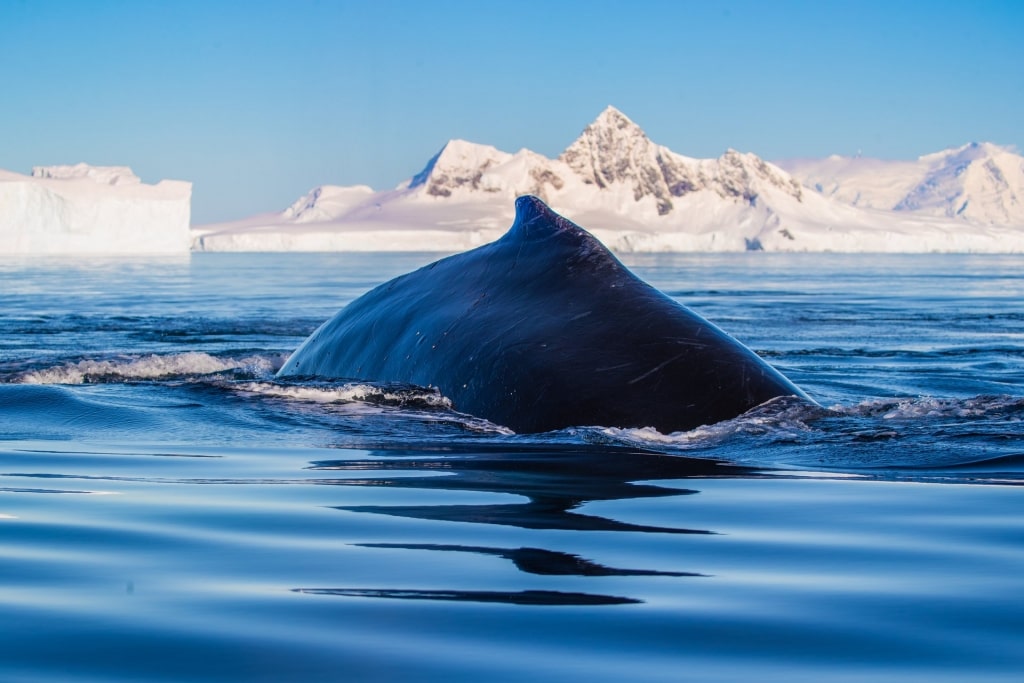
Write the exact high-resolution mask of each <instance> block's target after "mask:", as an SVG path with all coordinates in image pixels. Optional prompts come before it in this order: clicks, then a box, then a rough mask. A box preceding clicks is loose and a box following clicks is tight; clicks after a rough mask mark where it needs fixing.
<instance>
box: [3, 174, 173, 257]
mask: <svg viewBox="0 0 1024 683" xmlns="http://www.w3.org/2000/svg"><path fill="white" fill-rule="evenodd" d="M191 199H192V184H191V183H189V182H184V181H179V180H161V181H160V182H159V183H156V184H155V185H148V184H145V183H143V182H142V181H141V180H140V179H139V178H138V176H136V175H135V174H134V173H132V171H131V169H130V168H128V167H125V166H90V165H88V164H76V165H73V166H37V167H36V168H34V169H32V175H30V176H28V175H22V174H20V173H14V172H11V171H4V170H0V207H2V211H0V254H183V253H187V252H188V250H189V247H190V245H191V240H192V237H191V233H190V230H189V218H190V213H191Z"/></svg>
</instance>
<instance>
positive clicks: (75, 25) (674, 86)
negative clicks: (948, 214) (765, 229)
mask: <svg viewBox="0 0 1024 683" xmlns="http://www.w3.org/2000/svg"><path fill="white" fill-rule="evenodd" d="M608 104H612V105H614V106H616V107H617V108H618V109H620V110H622V111H623V112H624V113H625V114H626V115H628V116H629V117H630V118H632V119H633V120H634V121H636V122H637V123H638V124H639V125H640V126H641V127H642V128H644V130H645V131H646V132H647V134H648V135H649V136H650V137H651V139H653V140H654V141H655V142H658V143H660V144H663V145H667V146H668V147H670V148H671V149H673V150H674V151H676V152H679V153H681V154H685V155H688V156H694V157H712V156H718V155H720V154H721V153H722V152H723V151H725V150H726V149H727V148H730V147H732V148H735V149H739V150H741V151H745V152H754V153H755V154H758V155H760V156H762V157H764V158H767V159H770V160H771V159H782V158H788V157H806V156H824V155H827V154H832V153H838V154H856V153H857V152H858V151H860V152H861V153H863V154H864V155H865V156H877V157H884V158H914V157H917V156H919V155H921V154H926V153H929V152H933V151H938V150H940V149H943V148H947V147H952V146H959V145H961V144H964V143H966V142H970V141H991V142H996V143H999V144H1004V145H1014V146H1016V147H1018V148H1020V149H1024V2H1020V1H1017V0H1006V1H1004V2H985V1H984V0H973V1H967V0H963V1H959V2H949V1H946V0H931V1H925V2H914V1H911V0H906V1H897V0H885V1H882V2H873V1H868V0H861V1H855V0H820V1H819V2H785V1H771V0H760V1H753V2H746V1H743V0H734V1H731V2H711V1H708V2H698V1H696V0H693V1H687V0H675V1H670V0H666V1H663V2H661V1H645V0H625V1H617V0H589V1H587V2H571V1H566V0H563V1H561V2H560V1H558V0H548V1H547V2H535V1H533V0H518V1H505V2H501V1H497V0H495V1H493V2H491V1H488V0H476V1H469V0H466V1H463V2H457V1H448V0H429V1H423V0H421V1H418V2H389V1H387V0H379V1H375V2H373V1H370V0H363V1H362V2H343V1H335V2H332V1H329V0H320V1H313V0H289V1H283V0H282V1H280V2H261V1H260V0H246V1H244V2H217V1H216V0H208V1H199V0H195V1H193V0H176V1H173V2H172V1H170V0H169V1H167V2H156V1H153V2H149V1H148V0H130V1H124V2H120V1H103V0H73V1H72V0H68V1H58V0H0V168H4V169H7V170H12V171H17V172H21V173H27V172H29V171H30V170H31V167H32V166H34V165H43V164H59V163H76V162H79V161H85V162H88V163H91V164H97V165H128V166H131V167H132V168H133V169H134V170H135V171H136V173H137V174H138V175H140V176H141V177H142V178H143V180H144V181H146V182H155V181H157V180H159V179H161V178H177V179H184V180H190V181H192V182H193V183H194V184H195V185H194V188H193V205H192V207H193V209H192V215H193V222H196V223H203V222H210V221H218V220H228V219H234V218H241V217H244V216H247V215H251V214H254V213H259V212H263V211H271V210H280V209H282V208H284V207H285V206H287V205H288V204H290V203H291V202H292V201H293V200H295V199H296V198H298V197H299V196H300V195H302V194H303V193H305V192H306V191H308V190H309V189H310V188H312V187H314V186H316V185H320V184H340V185H349V184H356V183H365V184H369V185H371V186H373V187H374V188H376V189H385V188H390V187H393V186H395V185H397V184H398V183H400V182H401V181H402V180H404V179H406V178H408V177H410V176H411V175H413V174H415V173H416V172H417V171H419V170H420V169H421V168H422V166H423V165H424V164H425V163H426V161H427V160H428V159H429V158H430V156H432V155H433V154H434V153H435V152H436V151H437V150H438V149H440V147H441V146H442V145H443V144H444V143H445V141H447V140H448V139H450V138H463V139H467V140H471V141H473V142H481V143H487V144H491V145H494V146H496V147H498V148H499V149H503V150H505V151H508V152H514V151H516V150H518V149H520V148H522V147H528V148H530V149H532V150H535V151H537V152H540V153H542V154H545V155H547V156H557V155H558V153H560V152H561V151H562V149H564V148H565V147H566V146H568V145H569V143H571V142H572V140H573V139H575V138H576V136H577V135H578V134H579V133H580V131H581V130H582V129H583V127H584V126H586V124H587V123H589V122H590V121H591V120H593V119H594V118H595V117H596V116H597V114H598V113H599V112H600V111H601V110H602V109H603V108H604V107H605V106H606V105H608Z"/></svg>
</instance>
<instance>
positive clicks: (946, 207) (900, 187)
mask: <svg viewBox="0 0 1024 683" xmlns="http://www.w3.org/2000/svg"><path fill="white" fill-rule="evenodd" d="M780 165H781V166H782V167H783V168H785V169H787V170H788V171H789V172H791V173H792V174H793V175H794V176H795V177H796V178H798V179H799V180H800V181H801V182H802V183H803V184H804V185H806V186H807V187H809V188H813V189H815V190H817V191H818V192H820V193H822V194H824V195H825V196H828V197H832V198H834V199H838V200H840V201H843V202H846V203H849V204H853V205H855V206H862V207H873V208H878V209H891V210H893V211H899V212H905V213H916V214H921V215H928V216H939V217H944V218H955V219H960V220H963V221H968V222H971V223H978V224H982V225H1002V226H1016V227H1024V157H1022V156H1021V155H1019V154H1016V153H1015V152H1013V151H1012V150H1011V149H1008V148H1005V147H1000V146H998V145H994V144H992V143H988V142H983V143H976V142H972V143H970V144H968V145H964V146H963V147H957V148H955V149H947V150H944V151H942V152H936V153H935V154H928V155H926V156H923V157H920V158H918V159H917V160H916V161H885V160H881V159H866V158H861V157H841V156H830V157H828V158H827V159H804V160H790V161H784V162H780Z"/></svg>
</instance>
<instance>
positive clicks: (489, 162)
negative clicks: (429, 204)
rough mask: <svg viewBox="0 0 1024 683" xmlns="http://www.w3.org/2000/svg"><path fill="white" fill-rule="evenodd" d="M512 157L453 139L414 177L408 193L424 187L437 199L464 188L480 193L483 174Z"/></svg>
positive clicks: (492, 149) (488, 147)
mask: <svg viewBox="0 0 1024 683" xmlns="http://www.w3.org/2000/svg"><path fill="white" fill-rule="evenodd" d="M511 156H512V155H510V154H508V153H507V152H502V151H501V150H499V149H498V148H496V147H492V146H490V145H481V144H478V143H475V142H468V141H466V140H460V139H452V140H449V141H448V142H446V143H445V145H444V146H443V147H442V148H441V149H440V151H438V153H437V154H435V155H434V156H433V157H431V159H430V161H428V162H427V165H426V166H424V167H423V170H422V171H420V172H419V173H417V174H416V175H414V176H413V177H412V179H411V180H410V181H409V185H408V189H410V190H411V189H415V188H417V187H421V186H425V187H426V193H427V194H428V195H431V196H435V197H450V196H451V193H452V192H451V191H452V189H454V188H458V187H463V186H468V187H470V188H472V189H477V188H478V187H479V184H480V180H481V177H482V175H483V172H484V171H486V170H487V169H489V168H492V167H494V166H497V165H498V164H501V163H504V162H505V161H508V159H510V158H511Z"/></svg>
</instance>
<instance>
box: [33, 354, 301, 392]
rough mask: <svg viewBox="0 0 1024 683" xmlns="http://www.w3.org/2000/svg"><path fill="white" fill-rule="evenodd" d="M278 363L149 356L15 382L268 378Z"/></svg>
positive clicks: (86, 364) (38, 373) (90, 363)
mask: <svg viewBox="0 0 1024 683" xmlns="http://www.w3.org/2000/svg"><path fill="white" fill-rule="evenodd" d="M280 364H281V359H278V358H276V357H271V356H247V357H244V358H218V357H216V356H211V355H210V354H207V353H200V352H194V351H190V352H186V353H175V354H168V355H163V356H160V355H156V354H152V355H148V356H137V357H130V358H119V359H114V360H81V361H78V362H76V363H67V364H65V365H60V366H57V367H53V368H46V369H43V370H32V371H29V372H26V373H24V374H22V375H20V376H18V377H17V378H16V379H15V382H17V383H21V384H88V383H91V382H95V381H97V380H98V379H100V380H106V381H109V380H110V379H122V380H145V379H161V378H165V377H181V376H185V377H188V376H195V375H209V374H213V373H218V372H230V371H234V370H244V371H246V372H249V373H252V374H256V375H270V374H272V373H273V372H275V371H276V370H277V368H278V367H280Z"/></svg>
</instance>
